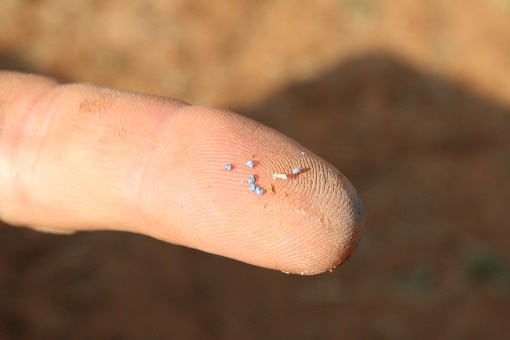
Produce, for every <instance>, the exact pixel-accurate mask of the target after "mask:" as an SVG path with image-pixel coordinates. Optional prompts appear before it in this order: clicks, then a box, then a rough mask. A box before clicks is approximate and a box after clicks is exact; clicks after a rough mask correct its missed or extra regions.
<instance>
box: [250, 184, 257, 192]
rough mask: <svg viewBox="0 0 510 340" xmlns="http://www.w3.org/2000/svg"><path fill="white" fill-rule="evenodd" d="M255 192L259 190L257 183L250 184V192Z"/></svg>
mask: <svg viewBox="0 0 510 340" xmlns="http://www.w3.org/2000/svg"><path fill="white" fill-rule="evenodd" d="M255 190H257V186H256V185H255V183H252V184H250V191H251V192H254V191H255Z"/></svg>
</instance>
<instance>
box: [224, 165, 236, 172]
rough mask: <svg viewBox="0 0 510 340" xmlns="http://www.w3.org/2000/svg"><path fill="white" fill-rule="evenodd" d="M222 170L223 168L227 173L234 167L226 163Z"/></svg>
mask: <svg viewBox="0 0 510 340" xmlns="http://www.w3.org/2000/svg"><path fill="white" fill-rule="evenodd" d="M223 168H225V170H227V171H230V170H232V169H233V168H234V166H233V165H232V164H230V163H227V164H225V165H224V166H223Z"/></svg>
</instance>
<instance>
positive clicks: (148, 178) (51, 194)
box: [0, 72, 363, 274]
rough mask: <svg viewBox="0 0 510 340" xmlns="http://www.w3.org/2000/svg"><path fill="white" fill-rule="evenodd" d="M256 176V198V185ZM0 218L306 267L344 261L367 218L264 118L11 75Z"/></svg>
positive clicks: (1, 87) (3, 98) (5, 79)
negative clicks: (250, 162) (113, 232)
mask: <svg viewBox="0 0 510 340" xmlns="http://www.w3.org/2000/svg"><path fill="white" fill-rule="evenodd" d="M340 138H341V136H340ZM251 159H253V161H254V165H255V167H254V168H249V167H247V166H246V162H247V160H251ZM228 163H231V164H232V166H233V168H232V170H230V171H226V170H225V164H228ZM297 165H298V166H299V167H300V169H301V170H302V171H301V173H300V174H299V176H294V175H292V172H293V169H294V168H295V167H296V166H297ZM275 173H282V174H285V173H287V174H288V176H287V177H288V179H287V180H285V181H282V180H278V181H275V180H274V178H273V174H275ZM252 174H254V175H255V176H256V184H257V186H258V187H260V188H261V189H263V190H264V192H263V194H262V195H257V194H255V193H254V192H250V190H249V187H250V186H249V184H248V181H247V179H248V177H249V176H250V175H252ZM0 219H1V220H3V221H4V222H6V223H8V224H10V225H13V226H26V227H31V228H34V229H37V230H42V231H50V232H61V233H69V232H75V231H92V230H118V231H127V232H135V233H141V234H145V235H149V236H151V237H155V238H157V239H160V240H163V241H166V242H169V243H173V244H179V245H184V246H187V247H192V248H196V249H200V250H203V251H206V252H210V253H213V254H218V255H222V256H226V257H230V258H233V259H237V260H240V261H243V262H246V263H250V264H253V265H257V266H261V267H266V268H272V269H277V270H280V271H283V272H290V273H299V274H317V273H321V272H324V271H328V270H331V269H333V268H335V267H337V266H338V265H340V264H341V263H342V262H344V261H345V260H347V258H348V257H349V256H350V255H351V253H352V252H353V251H354V249H355V247H356V245H357V243H358V241H359V239H360V236H361V231H362V225H363V216H362V209H361V203H360V200H359V198H358V196H357V194H356V192H355V190H354V188H353V187H352V185H351V184H350V183H349V181H348V180H347V179H346V178H345V177H344V176H343V175H342V174H341V173H340V172H339V171H338V170H337V169H335V168H334V167H333V166H332V165H330V164H329V163H327V162H325V161H324V160H322V159H321V158H319V157H318V156H316V155H314V154H313V153H312V152H310V151H308V150H306V149H305V148H304V147H302V146H300V145H299V144H297V143H296V142H294V141H292V140H290V139H289V138H287V137H286V136H284V135H282V134H280V133H279V132H277V131H274V130H272V129H270V128H268V127H266V126H264V125H262V124H260V123H257V122H255V121H253V120H250V119H248V118H246V117H243V116H240V115H237V114H235V113H231V112H227V111H222V110H218V109H211V108H206V107H199V106H193V105H188V104H186V103H183V102H180V101H176V100H172V99H168V98H161V97H155V96H146V95H139V94H133V93H126V92H121V91H116V90H112V89H106V88H99V87H95V86H92V85H84V84H58V83H57V82H55V81H54V80H52V79H49V78H44V77H40V76H34V75H26V74H20V73H13V72H0Z"/></svg>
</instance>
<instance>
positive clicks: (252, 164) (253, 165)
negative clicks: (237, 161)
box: [246, 159, 255, 168]
mask: <svg viewBox="0 0 510 340" xmlns="http://www.w3.org/2000/svg"><path fill="white" fill-rule="evenodd" d="M246 166H247V167H249V168H253V167H255V162H254V161H252V160H251V159H250V160H249V161H247V162H246Z"/></svg>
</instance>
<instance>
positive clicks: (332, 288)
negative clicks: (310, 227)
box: [0, 0, 510, 340]
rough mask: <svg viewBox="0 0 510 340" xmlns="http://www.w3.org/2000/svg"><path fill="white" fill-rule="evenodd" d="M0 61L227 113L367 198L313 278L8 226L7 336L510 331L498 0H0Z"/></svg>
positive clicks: (509, 25) (2, 285)
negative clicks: (350, 238) (357, 222)
mask: <svg viewBox="0 0 510 340" xmlns="http://www.w3.org/2000/svg"><path fill="white" fill-rule="evenodd" d="M0 68H2V69H15V70H21V71H27V72H36V73H40V74H47V75H52V76H55V77H58V78H60V79H62V80H65V81H79V82H91V83H95V84H101V85H105V86H110V87H115V88H120V89H125V90H131V91H138V92H145V93H154V94H159V95H165V96H170V97H175V98H179V99H183V100H185V101H188V102H192V103H196V104H201V105H212V106H218V107H224V108H228V109H231V110H234V111H237V112H240V113H242V114H244V115H247V116H249V117H251V118H253V119H255V120H258V121H260V122H262V123H264V124H267V125H269V126H271V127H273V128H275V129H277V130H279V131H281V132H283V133H285V134H287V135H289V136H291V137H292V138H294V139H295V140H297V141H298V142H300V143H301V144H303V145H304V146H306V147H307V148H309V149H311V150H313V151H315V152H316V153H317V154H319V155H321V156H322V157H323V158H325V159H326V160H328V161H329V162H331V163H332V164H334V165H335V166H336V167H338V168H339V169H340V170H341V171H342V172H344V174H345V175H346V176H347V177H348V178H349V179H350V180H351V181H352V183H353V184H354V185H355V187H356V188H357V190H358V192H359V194H360V196H361V198H362V200H363V203H364V207H365V211H366V227H365V232H364V235H363V238H362V241H361V243H360V245H359V247H358V249H357V251H356V253H355V254H354V256H353V257H352V258H351V259H350V260H349V261H348V262H347V263H346V264H345V265H343V266H342V267H340V268H339V269H337V270H336V271H334V272H333V273H328V274H323V275H319V276H313V277H300V276H292V275H285V274H282V273H279V272H275V271H270V270H265V269H259V268H255V267H252V266H249V265H246V264H243V263H239V262H236V261H233V260H229V259H225V258H221V257H218V256H213V255H209V254H205V253H202V252H198V251H194V250H190V249H186V248H182V247H177V246H174V245H169V244H164V243H162V242H159V241H156V240H153V239H150V238H147V237H143V236H139V235H132V234H122V233H113V232H96V233H81V234H76V235H74V236H54V235H45V234H39V233H36V232H32V231H29V230H23V229H18V228H11V227H8V226H2V227H0V339H1V340H4V339H291V338H292V339H341V338H346V339H364V338H366V339H505V338H507V337H508V334H509V333H510V323H509V320H510V209H509V203H510V180H509V178H510V2H509V1H508V0H489V1H477V2H467V1H455V0H452V1H441V0H429V1H400V2H397V1H382V0H381V1H376V0H317V1H284V0H279V1H278V0H276V1H267V0H259V1H251V0H235V1H234V0H232V1H228V0H225V1H223V0H220V1H208V0H188V1H182V0H144V1H142V0H139V1H137V0H132V1H126V0H112V1H101V0H90V1H80V2H78V1H64V0H4V1H2V2H0ZM0 91H1V89H0ZM0 204H1V202H0Z"/></svg>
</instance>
